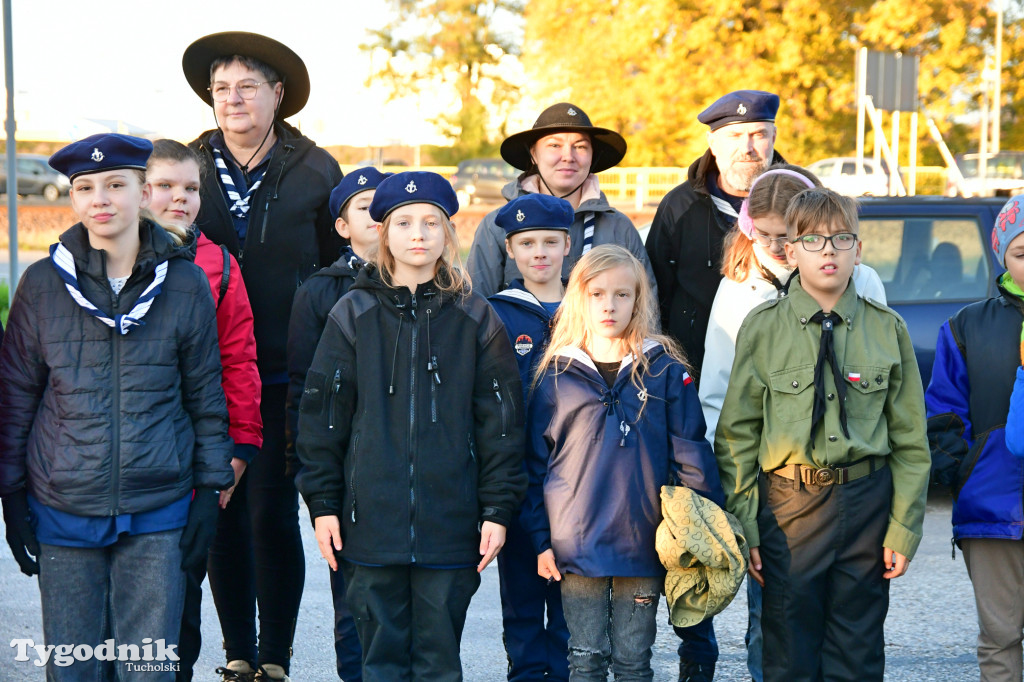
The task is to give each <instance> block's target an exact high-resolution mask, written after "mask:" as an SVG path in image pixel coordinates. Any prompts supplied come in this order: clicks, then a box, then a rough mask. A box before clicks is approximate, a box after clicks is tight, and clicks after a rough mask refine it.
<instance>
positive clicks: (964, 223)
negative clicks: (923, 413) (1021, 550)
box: [860, 196, 1006, 386]
mask: <svg viewBox="0 0 1024 682" xmlns="http://www.w3.org/2000/svg"><path fill="white" fill-rule="evenodd" d="M1005 203H1006V202H1005V200H1004V199H999V198H974V199H963V198H961V199H951V198H947V197H935V196H916V197H900V198H897V197H885V198H877V199H863V200H861V202H860V205H861V209H860V237H861V239H862V240H863V242H864V247H863V251H862V254H861V261H862V262H864V263H867V264H868V265H870V266H871V267H873V268H874V269H875V270H877V271H878V276H879V277H881V279H882V284H884V285H885V295H886V298H888V304H889V306H890V307H891V308H893V309H894V310H895V311H896V312H898V313H899V314H900V315H901V316H902V317H903V319H904V320H906V322H907V328H908V329H909V330H910V338H911V340H913V342H914V353H915V354H916V355H917V364H918V366H919V367H920V369H921V378H922V380H923V381H924V384H925V386H927V385H928V382H929V380H930V379H931V375H932V363H933V362H934V360H935V341H936V339H937V337H938V334H939V327H941V326H942V323H943V322H945V321H946V320H947V319H948V318H949V317H951V316H952V315H953V314H954V313H956V311H958V310H960V308H963V307H964V306H965V305H968V304H969V303H973V302H975V301H979V300H981V299H983V298H987V297H989V296H995V295H996V292H997V289H996V277H997V275H999V274H1000V273H1001V272H1002V268H1001V267H1000V266H999V265H998V264H997V263H996V260H995V256H994V255H993V253H992V248H991V243H992V241H991V234H992V228H993V226H994V224H995V219H996V216H997V215H998V214H999V211H1000V210H1001V209H1002V208H1003V204H1005Z"/></svg>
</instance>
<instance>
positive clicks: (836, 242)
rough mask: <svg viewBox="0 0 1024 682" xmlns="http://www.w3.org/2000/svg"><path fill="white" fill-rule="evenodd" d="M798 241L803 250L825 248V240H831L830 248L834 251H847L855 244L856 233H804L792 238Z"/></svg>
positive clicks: (795, 241)
mask: <svg viewBox="0 0 1024 682" xmlns="http://www.w3.org/2000/svg"><path fill="white" fill-rule="evenodd" d="M797 242H800V244H802V245H803V247H804V251H821V250H822V249H824V248H825V242H832V248H834V249H835V250H836V251H849V250H850V249H852V248H853V247H854V246H856V245H857V235H855V234H854V233H853V232H837V233H836V234H831V235H829V236H827V237H826V236H825V235H823V234H804V235H800V236H799V237H797V238H796V239H794V240H793V243H794V244H796V243H797Z"/></svg>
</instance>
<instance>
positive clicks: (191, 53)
mask: <svg viewBox="0 0 1024 682" xmlns="http://www.w3.org/2000/svg"><path fill="white" fill-rule="evenodd" d="M236 55H237V56H240V57H252V58H253V59H258V60H259V61H261V62H263V63H264V64H266V65H267V66H269V67H270V68H272V69H273V70H274V71H277V75H278V76H279V77H280V78H281V82H282V83H283V84H284V96H283V97H282V98H281V106H280V107H278V111H277V118H278V119H284V118H288V117H289V116H291V115H293V114H297V113H298V112H299V111H301V110H302V107H304V106H306V100H308V99H309V72H308V71H306V65H305V63H303V61H302V59H301V58H300V57H299V55H297V54H295V52H294V51H293V50H292V49H291V48H290V47H288V46H287V45H285V44H284V43H279V42H277V41H276V40H274V39H273V38H268V37H266V36H262V35H260V34H258V33H247V32H245V31H226V32H224V33H211V34H210V35H208V36H203V37H202V38H200V39H199V40H197V41H195V42H194V43H192V44H191V45H189V46H188V47H187V48H186V49H185V54H184V55H182V57H181V69H182V71H184V72H185V79H186V80H187V81H188V84H189V85H191V86H192V90H193V91H195V93H196V94H197V95H199V99H201V100H203V101H204V102H206V103H207V104H209V105H210V106H213V96H212V95H211V94H210V90H209V88H210V76H211V75H212V74H211V73H210V65H211V64H213V62H214V61H216V60H217V59H220V58H222V57H234V56H236Z"/></svg>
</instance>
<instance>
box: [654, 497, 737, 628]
mask: <svg viewBox="0 0 1024 682" xmlns="http://www.w3.org/2000/svg"><path fill="white" fill-rule="evenodd" d="M661 514H662V521H661V523H660V524H659V525H658V530H657V532H656V534H655V546H656V549H657V551H658V557H659V558H660V559H661V563H662V565H663V566H664V567H665V569H666V570H667V571H668V572H667V573H666V575H665V599H666V601H667V602H668V611H669V620H670V621H671V622H672V625H675V626H676V627H689V626H691V625H696V624H697V623H700V622H701V621H704V620H706V619H708V618H710V617H712V616H714V615H715V614H717V613H720V612H721V611H722V610H723V609H724V608H725V607H726V606H728V605H729V603H730V602H731V601H732V600H733V597H735V596H736V593H737V592H738V591H739V589H740V585H741V584H742V583H743V577H744V576H745V575H746V574H747V563H748V562H749V560H750V550H749V549H748V548H747V541H746V538H745V537H744V535H743V527H742V526H741V525H740V522H739V520H737V518H736V517H735V516H733V515H732V514H730V513H729V512H727V511H725V510H724V509H722V508H721V507H719V506H718V505H717V504H715V503H714V502H712V501H711V500H709V499H707V498H706V497H702V496H701V495H699V494H697V493H695V492H694V491H693V490H690V489H689V488H686V487H684V486H668V485H667V486H662V488H661Z"/></svg>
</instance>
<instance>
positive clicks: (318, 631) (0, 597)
mask: <svg viewBox="0 0 1024 682" xmlns="http://www.w3.org/2000/svg"><path fill="white" fill-rule="evenodd" d="M300 515H301V516H300V519H301V527H302V532H303V540H304V546H305V551H306V585H305V592H304V595H303V599H302V608H301V611H300V613H299V621H298V626H297V630H296V635H295V656H294V658H293V660H292V679H293V680H295V681H296V682H328V681H330V680H337V679H338V678H337V674H336V672H335V669H334V639H333V617H332V615H333V614H332V608H331V592H330V586H329V583H328V574H327V571H328V569H327V566H326V564H325V563H324V561H323V560H322V559H321V558H320V554H319V552H318V551H317V548H316V543H315V542H314V540H313V534H312V530H311V528H310V524H309V517H308V514H307V512H306V509H305V507H304V506H303V507H302V508H301V509H300ZM949 518H950V502H949V500H948V498H947V497H945V496H942V495H933V496H932V497H931V499H930V500H929V504H928V511H927V514H926V516H925V536H924V540H923V542H922V544H921V548H920V550H919V551H918V554H917V556H916V558H915V559H914V561H913V562H912V563H911V566H910V571H909V572H908V574H907V575H906V576H904V577H902V578H899V579H897V580H896V581H894V582H893V585H892V592H891V602H890V606H889V616H888V619H887V620H886V647H885V653H886V680H901V681H908V680H909V681H912V682H918V681H920V682H925V681H930V680H935V681H937V682H959V681H961V680H963V681H967V680H976V679H978V672H977V665H976V659H975V655H974V647H975V640H976V637H977V624H976V619H975V610H974V600H973V596H972V592H971V585H970V581H969V580H968V578H967V571H966V570H965V568H964V564H963V559H962V557H961V555H960V552H959V551H957V553H956V559H955V560H953V559H951V558H950V522H949ZM0 545H2V547H0V642H5V643H9V642H11V640H13V639H16V638H30V639H33V640H34V641H35V642H37V643H39V642H42V639H43V638H42V623H41V617H40V607H39V590H38V587H37V585H36V580H35V579H34V578H27V577H25V576H23V575H22V574H21V573H19V572H18V567H17V564H16V563H15V562H14V559H13V557H12V556H11V553H10V550H9V549H8V548H7V545H6V543H0ZM204 588H205V592H204V600H203V620H204V623H203V636H204V639H205V642H204V646H203V651H202V656H201V657H200V659H199V663H198V665H197V666H196V676H195V679H196V680H197V681H199V682H202V681H204V680H217V679H218V678H217V676H215V675H214V673H213V670H214V668H216V667H217V666H218V665H223V653H222V650H221V643H220V628H219V626H218V623H217V618H216V613H215V611H214V608H213V600H212V598H211V597H210V593H209V589H208V586H204ZM745 594H746V590H744V589H741V590H740V592H739V594H738V595H737V597H736V599H735V601H734V602H733V603H732V604H731V605H730V606H729V607H728V608H727V609H726V610H725V611H724V612H723V613H722V614H720V615H719V616H717V617H716V618H715V627H716V630H717V633H718V640H719V646H720V649H721V658H720V660H719V663H718V672H717V674H716V677H715V679H716V680H720V681H723V682H725V681H731V680H745V679H749V677H748V676H747V674H746V664H745V661H746V652H745V649H744V646H743V634H744V631H745V629H746V622H747V618H746V600H745ZM658 618H659V627H658V639H657V642H656V643H655V647H654V671H655V675H654V679H655V680H672V681H674V680H675V679H676V674H677V666H678V663H677V659H676V656H675V648H676V645H677V640H676V638H675V635H674V634H673V632H672V629H671V628H670V627H669V626H668V623H667V610H666V608H665V605H664V603H662V604H661V605H660V607H659V616H658ZM15 655H16V651H15V649H14V648H7V647H6V646H0V682H21V681H23V680H24V681H28V680H32V681H36V680H43V679H44V675H43V671H42V669H41V668H36V667H35V666H34V665H33V662H31V661H29V662H18V661H15V660H14V657H15ZM462 659H463V667H464V670H465V679H466V681H467V682H497V681H499V680H503V679H504V677H505V670H506V659H505V652H504V650H503V648H502V644H501V606H500V603H499V599H498V569H497V566H496V565H493V564H492V566H491V567H489V568H488V569H487V570H486V571H484V575H483V582H482V584H481V586H480V590H479V591H478V592H477V594H476V596H475V597H474V599H473V603H472V605H471V606H470V610H469V616H468V619H467V622H466V630H465V635H464V637H463V641H462Z"/></svg>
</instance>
